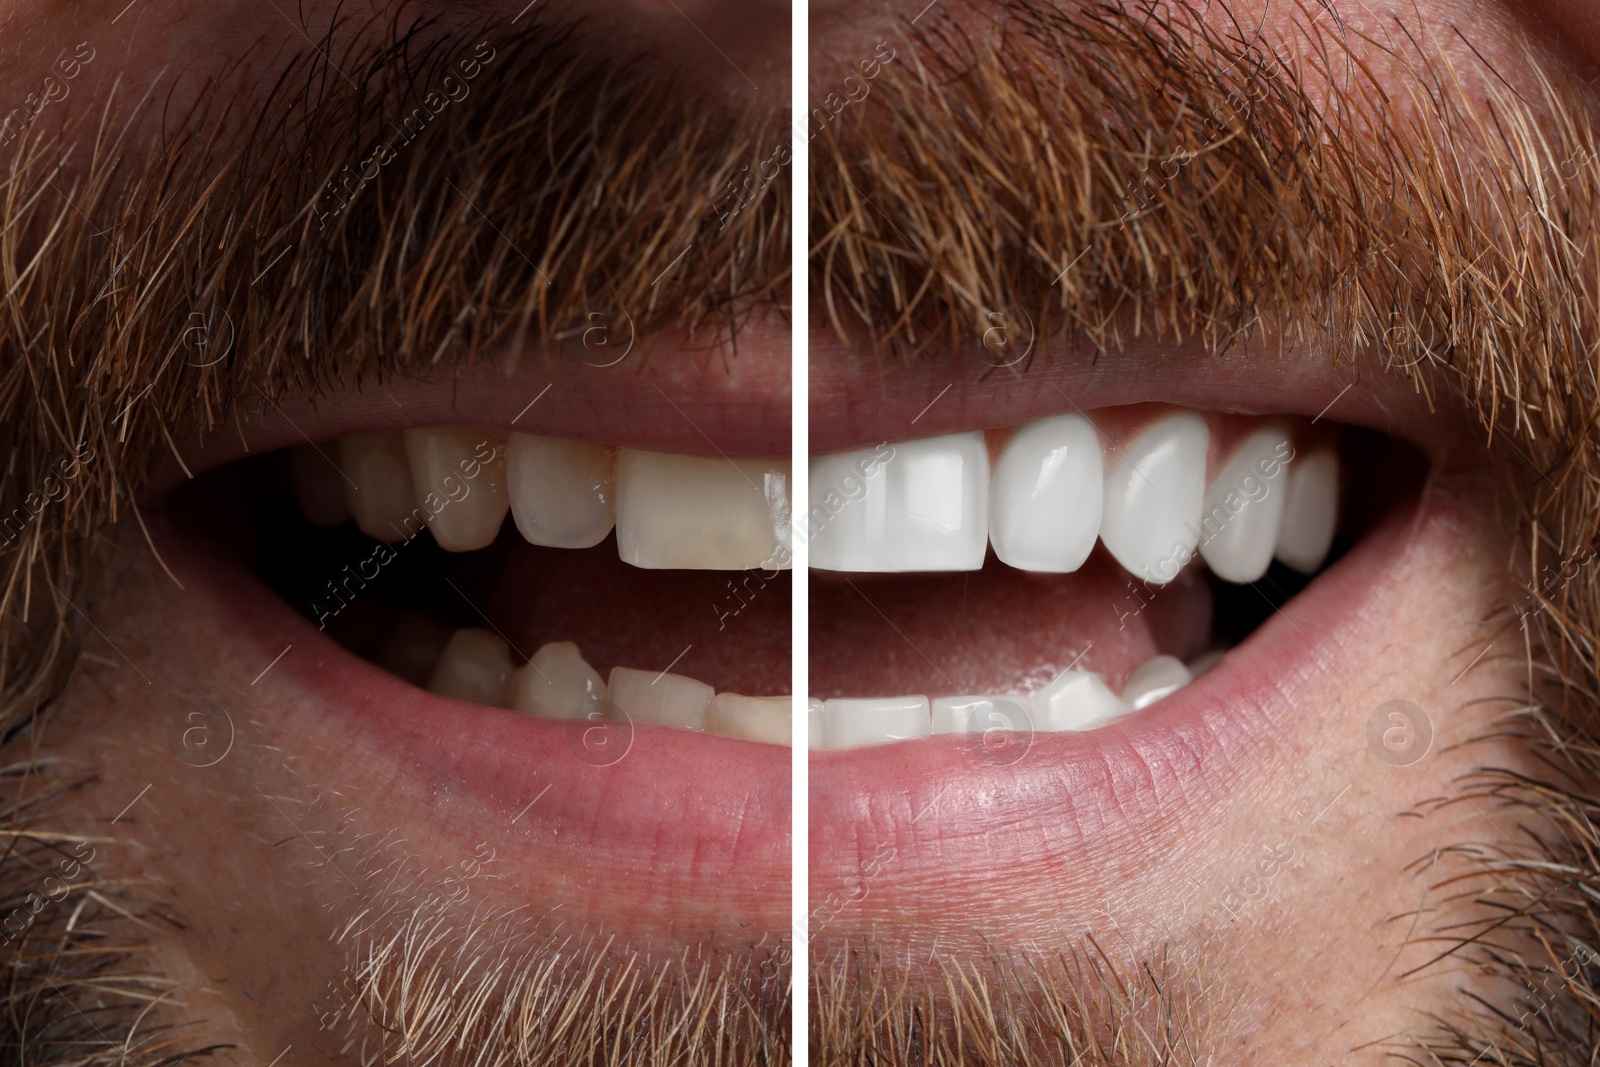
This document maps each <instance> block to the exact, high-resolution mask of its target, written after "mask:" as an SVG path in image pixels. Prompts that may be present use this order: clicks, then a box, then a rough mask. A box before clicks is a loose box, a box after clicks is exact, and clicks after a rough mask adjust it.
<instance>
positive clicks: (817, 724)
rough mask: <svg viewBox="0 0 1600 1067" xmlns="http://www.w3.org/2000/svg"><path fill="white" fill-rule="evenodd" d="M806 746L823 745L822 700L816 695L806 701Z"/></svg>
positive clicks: (815, 746) (818, 746) (819, 746)
mask: <svg viewBox="0 0 1600 1067" xmlns="http://www.w3.org/2000/svg"><path fill="white" fill-rule="evenodd" d="M806 747H807V748H821V747H823V730H822V701H820V700H818V699H817V698H816V697H811V698H810V699H808V700H807V701H806Z"/></svg>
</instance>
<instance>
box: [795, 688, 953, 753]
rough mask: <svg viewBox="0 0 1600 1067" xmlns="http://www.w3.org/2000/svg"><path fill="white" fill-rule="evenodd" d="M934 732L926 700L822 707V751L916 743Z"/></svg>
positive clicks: (893, 699) (892, 699)
mask: <svg viewBox="0 0 1600 1067" xmlns="http://www.w3.org/2000/svg"><path fill="white" fill-rule="evenodd" d="M932 733H933V728H932V722H931V720H930V719H929V717H928V698H927V697H871V698H867V699H843V700H826V701H823V704H822V742H823V744H822V747H823V748H858V747H860V746H862V745H881V744H884V743H885V742H888V741H914V740H920V739H922V738H925V737H929V736H931V735H932Z"/></svg>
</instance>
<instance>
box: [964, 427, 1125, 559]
mask: <svg viewBox="0 0 1600 1067" xmlns="http://www.w3.org/2000/svg"><path fill="white" fill-rule="evenodd" d="M1104 482H1105V469H1104V461H1103V460H1102V458H1101V455H1100V437H1099V434H1097V433H1096V432H1095V428H1094V424H1093V423H1092V422H1090V421H1089V420H1088V419H1087V418H1085V417H1084V416H1082V415H1078V414H1072V415H1059V416H1057V417H1055V418H1052V419H1040V420H1039V421H1037V422H1030V423H1028V424H1027V425H1026V426H1023V427H1022V428H1021V429H1019V430H1018V431H1017V432H1016V433H1015V434H1013V435H1012V437H1011V440H1009V441H1007V442H1006V445H1005V448H1003V449H1001V451H1000V458H999V460H998V461H996V463H995V466H994V480H993V481H992V482H991V483H990V485H989V542H990V543H991V544H992V545H994V554H995V555H996V556H998V557H999V559H1000V561H1001V562H1002V563H1006V564H1008V565H1010V566H1012V567H1017V568H1020V569H1022V570H1026V571H1047V572H1051V573H1056V574H1064V573H1067V572H1069V571H1075V570H1077V569H1078V568H1079V567H1081V566H1083V561H1084V560H1086V559H1088V558H1089V553H1090V552H1091V551H1092V550H1093V549H1094V542H1095V539H1096V538H1097V537H1099V536H1100V512H1101V508H1102V506H1103V500H1102V497H1103V493H1104Z"/></svg>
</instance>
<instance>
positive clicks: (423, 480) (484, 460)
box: [405, 426, 509, 552]
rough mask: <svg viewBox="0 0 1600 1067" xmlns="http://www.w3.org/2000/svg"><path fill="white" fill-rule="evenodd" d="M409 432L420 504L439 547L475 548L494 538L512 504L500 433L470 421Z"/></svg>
mask: <svg viewBox="0 0 1600 1067" xmlns="http://www.w3.org/2000/svg"><path fill="white" fill-rule="evenodd" d="M405 437H406V456H407V458H408V459H409V460H410V462H411V482H412V484H413V485H414V486H415V487H416V493H417V500H418V506H419V507H420V508H421V509H422V512H423V514H424V516H425V518H426V520H427V523H428V529H429V530H432V531H433V539H434V540H435V541H437V542H439V547H440V548H443V549H445V550H446V551H449V552H470V551H472V550H473V549H476V548H483V547H485V546H487V545H489V544H490V543H491V542H493V541H494V539H495V535H496V534H498V533H499V532H500V524H501V523H502V522H504V521H505V517H506V509H507V508H508V507H509V504H508V503H507V499H506V461H505V446H504V445H503V444H502V443H501V441H500V437H499V436H498V435H497V434H492V433H489V432H488V431H487V430H479V429H474V428H473V427H471V426H430V427H427V428H426V429H421V430H407V431H406V434H405Z"/></svg>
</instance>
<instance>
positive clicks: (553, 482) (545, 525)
mask: <svg viewBox="0 0 1600 1067" xmlns="http://www.w3.org/2000/svg"><path fill="white" fill-rule="evenodd" d="M616 469H617V460H616V451H615V450H614V449H610V448H605V447H603V446H601V445H591V444H588V443H586V442H584V441H561V440H557V439H556V438H554V437H535V436H533V435H532V434H525V433H514V434H512V435H511V437H510V439H509V440H508V442H507V444H506V483H507V485H508V486H509V487H510V491H511V516H512V518H514V519H516V520H517V530H518V531H520V532H521V534H522V536H523V539H524V540H526V541H527V542H528V543H529V544H534V545H549V546H550V547H551V548H592V547H593V546H595V545H598V544H599V543H600V542H601V541H604V540H605V539H606V535H607V534H609V533H610V532H611V528H612V527H613V526H615V525H616V524H617V494H616V486H615V482H616Z"/></svg>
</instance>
